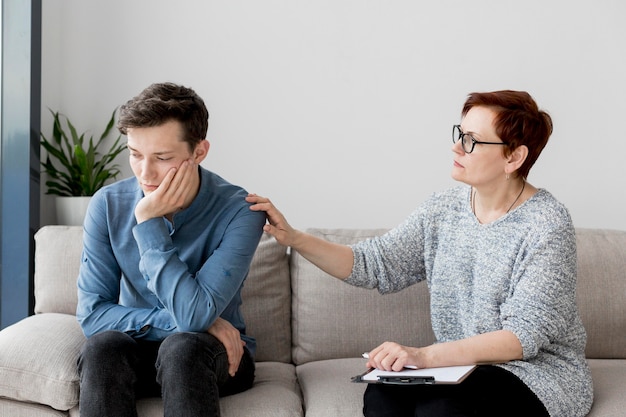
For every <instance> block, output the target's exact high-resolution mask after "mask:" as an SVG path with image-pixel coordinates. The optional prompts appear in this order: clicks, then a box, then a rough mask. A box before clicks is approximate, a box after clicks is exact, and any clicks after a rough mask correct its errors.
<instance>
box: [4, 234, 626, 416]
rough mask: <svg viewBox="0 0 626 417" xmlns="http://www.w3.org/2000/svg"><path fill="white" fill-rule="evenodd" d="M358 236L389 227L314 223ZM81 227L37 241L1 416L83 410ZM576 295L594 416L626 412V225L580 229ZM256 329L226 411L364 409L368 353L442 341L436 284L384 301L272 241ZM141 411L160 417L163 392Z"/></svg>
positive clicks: (249, 302)
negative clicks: (253, 368)
mask: <svg viewBox="0 0 626 417" xmlns="http://www.w3.org/2000/svg"><path fill="white" fill-rule="evenodd" d="M311 232H313V233H315V234H317V235H321V236H324V237H326V238H328V239H330V240H333V241H337V242H342V243H350V242H354V241H356V240H360V239H364V238H366V237H369V236H373V235H377V234H380V233H382V232H384V230H380V229H379V230H345V229H336V230H320V229H316V230H311ZM81 235H82V228H80V227H76V226H74V227H67V226H46V227H43V228H42V229H41V230H40V231H39V232H38V233H37V234H36V236H35V240H36V254H35V299H36V306H35V312H36V314H35V315H33V316H31V317H28V318H26V319H24V320H22V321H20V322H19V323H17V324H15V325H13V326H10V327H7V328H6V329H4V330H2V331H1V332H0V416H6V417H9V416H10V417H31V416H37V417H46V416H67V415H69V416H78V406H77V404H78V401H79V390H78V375H77V373H76V359H77V356H78V352H79V349H80V346H81V344H82V342H83V341H84V336H83V334H82V332H81V330H80V327H79V326H78V323H77V322H76V318H75V317H74V310H75V308H76V289H75V285H76V275H77V271H78V265H79V262H80V252H81V237H82V236H81ZM577 235H578V252H579V286H578V300H579V304H580V311H581V314H582V317H583V321H584V323H585V326H586V328H587V332H588V335H589V337H588V339H589V340H588V346H587V356H588V358H589V363H590V365H591V369H592V372H593V378H594V390H595V403H594V406H593V409H592V411H591V414H589V415H590V416H594V417H597V416H604V417H607V416H624V415H626V395H624V393H625V392H626V232H622V231H609V230H591V229H579V230H578V231H577ZM243 296H244V307H245V310H244V314H245V316H246V322H247V324H248V332H249V333H250V334H252V335H254V336H255V337H256V338H257V340H258V353H257V362H258V364H257V378H256V382H255V385H254V387H253V388H252V389H251V390H249V391H247V392H244V393H241V394H238V395H234V396H231V397H226V398H223V399H222V400H221V404H222V415H223V416H225V417H235V416H257V417H264V416H267V417H281V416H285V417H297V416H304V415H306V416H307V417H322V416H323V417H352V416H354V417H356V416H361V415H362V412H361V409H362V395H363V391H364V389H365V386H364V384H357V383H352V382H350V377H351V376H354V375H356V374H358V373H360V372H362V371H363V370H364V365H365V363H364V362H365V360H363V359H361V358H360V354H361V353H362V352H364V351H367V350H369V349H371V348H372V347H374V346H376V345H378V344H379V343H381V342H383V341H385V340H393V341H398V342H400V343H404V344H409V345H424V344H428V343H431V342H432V341H433V334H432V331H431V329H430V319H429V307H428V293H427V289H426V285H425V284H423V283H420V284H417V285H415V286H413V287H411V288H409V289H407V290H405V291H403V292H401V293H398V294H391V295H385V296H381V295H379V294H378V293H377V292H375V291H368V290H364V289H359V288H354V287H351V286H349V285H346V284H344V283H342V282H340V281H338V280H335V279H333V278H330V277H329V276H327V275H325V274H324V273H322V272H321V271H320V270H318V269H317V268H315V267H314V266H312V265H311V264H310V263H308V262H307V261H306V260H304V259H303V258H302V257H301V256H299V255H298V254H297V253H294V254H291V255H290V254H289V253H288V251H287V250H286V249H285V248H284V247H281V246H280V245H278V244H277V243H276V242H275V241H274V240H273V239H272V238H270V237H268V236H263V238H262V240H261V243H260V245H259V249H258V250H257V254H256V255H255V258H254V261H253V264H252V268H251V272H250V275H249V278H248V280H247V282H246V286H245V288H244V294H243ZM138 409H139V415H140V416H141V417H146V416H162V405H161V400H160V399H156V398H154V399H144V400H140V401H139V402H138Z"/></svg>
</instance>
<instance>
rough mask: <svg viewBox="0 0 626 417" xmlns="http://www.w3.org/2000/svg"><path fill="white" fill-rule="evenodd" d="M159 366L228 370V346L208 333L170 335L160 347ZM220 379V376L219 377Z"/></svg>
mask: <svg viewBox="0 0 626 417" xmlns="http://www.w3.org/2000/svg"><path fill="white" fill-rule="evenodd" d="M157 368H158V369H160V371H161V372H164V371H165V372H167V369H170V370H172V371H173V372H180V371H183V372H190V373H195V372H203V371H202V370H201V369H204V370H205V372H206V371H209V372H217V373H218V374H219V373H221V371H222V368H225V371H226V372H227V370H228V357H227V354H226V348H225V347H224V345H223V344H222V343H220V341H219V340H217V339H216V338H215V337H214V336H212V335H210V334H208V333H189V332H181V333H175V334H173V335H171V336H168V337H167V338H166V339H165V340H164V341H163V343H162V344H161V347H160V349H159V359H158V361H157ZM218 379H219V377H218Z"/></svg>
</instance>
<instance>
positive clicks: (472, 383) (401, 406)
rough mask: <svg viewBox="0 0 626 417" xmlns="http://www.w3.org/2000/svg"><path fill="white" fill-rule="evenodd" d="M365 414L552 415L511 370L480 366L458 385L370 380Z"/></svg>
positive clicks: (396, 416) (450, 416) (435, 416)
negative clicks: (406, 383) (386, 382)
mask: <svg viewBox="0 0 626 417" xmlns="http://www.w3.org/2000/svg"><path fill="white" fill-rule="evenodd" d="M363 414H364V415H365V416H366V417H470V416H472V417H491V416H494V417H495V416H498V417H501V416H507V417H516V416H520V417H521V416H524V417H549V415H548V412H547V411H546V409H545V407H544V406H543V404H542V403H541V401H539V399H538V398H537V396H536V395H535V394H534V393H533V392H532V391H531V390H530V389H529V388H528V387H527V386H526V385H525V384H524V383H523V382H522V381H520V380H519V378H517V377H516V376H515V375H513V374H512V373H510V372H508V371H506V370H504V369H502V368H500V367H498V366H489V365H481V366H478V367H477V368H476V369H475V370H474V371H473V372H472V373H471V374H470V375H469V376H468V377H467V378H466V379H465V380H464V381H463V382H461V383H460V384H457V385H413V386H406V387H405V386H396V385H380V384H369V385H368V387H367V389H366V390H365V397H364V405H363Z"/></svg>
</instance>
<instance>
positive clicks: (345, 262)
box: [247, 91, 593, 417]
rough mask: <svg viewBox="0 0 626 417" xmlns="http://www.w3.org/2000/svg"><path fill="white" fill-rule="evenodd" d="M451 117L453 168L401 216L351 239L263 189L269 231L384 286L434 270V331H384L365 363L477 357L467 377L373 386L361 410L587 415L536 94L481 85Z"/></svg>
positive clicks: (348, 273)
mask: <svg viewBox="0 0 626 417" xmlns="http://www.w3.org/2000/svg"><path fill="white" fill-rule="evenodd" d="M461 116H462V118H461V123H460V124H458V125H454V127H453V129H452V143H453V145H452V154H453V167H452V177H453V178H454V179H455V180H457V181H459V182H461V183H463V184H462V185H459V186H457V187H454V188H452V189H449V190H446V191H443V192H440V193H437V194H434V195H433V196H432V197H431V198H429V199H428V200H427V201H426V202H424V203H423V204H422V205H421V206H420V207H418V208H417V209H416V210H415V211H414V212H413V213H412V214H411V215H410V216H409V217H408V218H407V219H406V220H405V221H404V222H403V223H402V224H400V225H399V226H397V227H395V228H394V229H392V230H390V231H389V232H388V233H386V234H384V235H383V236H380V237H375V238H372V239H368V240H365V241H362V242H359V243H357V244H354V245H351V246H345V245H339V244H335V243H331V242H328V241H325V240H322V239H319V238H317V237H314V236H311V235H308V234H306V233H303V232H301V231H298V230H295V229H293V228H292V227H291V226H290V225H289V224H288V223H287V221H286V220H285V218H284V216H283V215H282V214H281V213H280V212H279V211H278V210H277V209H276V207H274V206H273V204H272V203H271V202H270V201H269V200H268V199H267V198H263V197H260V196H256V195H249V196H248V198H247V200H248V202H251V203H254V205H253V206H251V209H252V210H263V211H266V212H267V214H268V220H269V224H267V225H265V231H266V232H268V233H270V234H272V235H273V236H274V237H275V238H276V239H277V240H278V241H279V242H280V243H281V244H283V245H287V246H291V247H292V248H293V249H294V250H296V251H298V252H299V253H300V254H301V255H302V256H304V257H305V258H306V259H308V260H309V261H311V262H312V263H314V264H315V265H317V266H318V267H319V268H321V269H322V270H324V271H326V272H327V273H329V274H330V275H333V276H335V277H337V278H339V279H342V280H344V281H345V282H347V283H349V284H352V285H356V286H359V287H365V288H376V289H378V291H379V292H381V293H390V292H395V291H400V290H402V289H403V288H406V287H408V286H410V285H412V284H414V283H416V282H418V281H422V280H426V281H427V282H428V287H429V291H430V296H431V319H432V325H433V330H434V333H435V336H436V339H437V342H436V343H435V344H433V345H430V346H418V347H411V346H403V345H400V344H398V343H394V342H385V343H383V344H382V345H380V346H378V347H376V348H374V349H373V350H372V351H370V352H369V360H368V363H367V366H369V367H375V368H379V369H384V370H393V371H399V370H401V369H403V368H404V367H405V366H409V365H411V366H416V367H418V368H432V367H443V366H453V365H477V367H476V369H475V370H474V371H473V372H472V373H471V374H470V375H469V376H468V377H467V378H466V379H465V380H464V381H463V382H461V383H460V384H458V385H415V386H389V385H379V384H370V385H368V387H367V389H366V392H365V396H364V408H363V410H364V415H365V416H368V417H370V416H393V417H401V416H407V417H408V416H420V417H421V416H447V417H448V416H481V417H484V416H533V417H541V416H552V417H555V416H563V417H582V416H585V415H586V414H587V413H588V411H589V409H590V407H591V403H592V400H593V388H592V382H591V374H590V371H589V368H588V366H587V362H586V359H585V355H584V349H585V344H586V333H585V329H584V328H583V325H582V322H581V320H580V317H579V314H578V310H577V307H576V236H575V233H574V226H573V224H572V220H571V218H570V215H569V212H568V210H567V209H566V207H565V206H563V204H561V203H560V202H559V201H557V200H556V199H555V198H554V196H552V194H550V193H549V192H548V191H546V190H545V189H542V188H537V187H535V186H533V185H532V184H530V183H528V182H527V180H526V179H527V176H528V172H529V171H530V169H531V167H532V166H533V164H534V163H535V161H536V160H537V158H538V157H539V154H540V153H541V151H542V150H543V148H544V147H545V145H546V143H547V142H548V138H549V137H550V135H551V133H552V120H551V118H550V116H549V115H548V114H547V113H546V112H544V111H542V110H540V109H539V108H538V106H537V104H536V103H535V101H534V100H533V98H532V97H531V96H530V95H529V94H528V93H526V92H519V91H495V92H489V93H473V94H470V95H469V97H468V98H467V100H466V102H465V104H464V106H463V110H462V112H461Z"/></svg>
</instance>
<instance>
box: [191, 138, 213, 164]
mask: <svg viewBox="0 0 626 417" xmlns="http://www.w3.org/2000/svg"><path fill="white" fill-rule="evenodd" d="M210 147H211V144H210V143H209V141H208V140H206V139H204V140H202V141H201V142H199V143H198V144H197V145H196V148H195V149H194V150H193V160H194V162H195V163H196V164H199V163H200V162H202V161H203V160H204V158H206V156H207V154H208V153H209V148H210Z"/></svg>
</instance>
